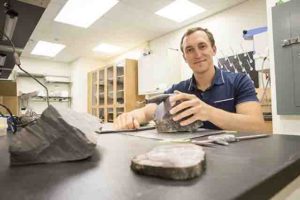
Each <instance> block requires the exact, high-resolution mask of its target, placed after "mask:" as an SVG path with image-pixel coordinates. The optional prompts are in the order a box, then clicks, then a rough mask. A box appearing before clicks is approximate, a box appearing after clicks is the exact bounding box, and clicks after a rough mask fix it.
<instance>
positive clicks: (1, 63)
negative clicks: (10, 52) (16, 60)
mask: <svg viewBox="0 0 300 200" xmlns="http://www.w3.org/2000/svg"><path fill="white" fill-rule="evenodd" d="M5 60H6V55H5V54H3V53H0V66H2V67H4V64H5Z"/></svg>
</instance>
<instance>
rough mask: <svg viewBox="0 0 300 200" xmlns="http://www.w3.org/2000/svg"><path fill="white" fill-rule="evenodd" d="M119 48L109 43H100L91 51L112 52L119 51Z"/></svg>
mask: <svg viewBox="0 0 300 200" xmlns="http://www.w3.org/2000/svg"><path fill="white" fill-rule="evenodd" d="M120 49H121V48H120V47H118V46H114V45H110V44H105V43H102V44H100V45H98V46H96V47H95V48H94V49H93V51H99V52H105V53H114V52H117V51H119V50H120Z"/></svg>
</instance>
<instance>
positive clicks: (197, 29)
mask: <svg viewBox="0 0 300 200" xmlns="http://www.w3.org/2000/svg"><path fill="white" fill-rule="evenodd" d="M196 31H203V32H205V33H206V35H207V37H208V39H209V41H210V44H211V46H212V47H214V46H215V39H214V36H213V34H212V33H211V32H210V31H209V30H208V29H207V28H201V27H195V28H190V29H188V30H187V31H186V32H185V33H184V35H183V36H182V38H181V42H180V49H181V51H182V53H183V46H182V44H183V40H184V38H185V37H187V36H189V35H191V34H192V33H194V32H196Z"/></svg>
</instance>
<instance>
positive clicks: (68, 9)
mask: <svg viewBox="0 0 300 200" xmlns="http://www.w3.org/2000/svg"><path fill="white" fill-rule="evenodd" d="M118 2H119V1H117V0H88V1H85V0H69V1H68V2H67V3H66V4H65V6H64V7H63V8H62V10H61V11H60V12H59V13H58V15H57V16H56V18H55V19H54V20H55V21H57V22H62V23H66V24H71V25H74V26H79V27H83V28H88V27H89V26H90V25H92V24H93V23H94V22H95V21H96V20H97V19H99V18H100V17H101V16H102V15H104V14H105V13H106V12H108V11H109V10H110V9H111V8H112V7H113V6H114V5H116V4H117V3H118Z"/></svg>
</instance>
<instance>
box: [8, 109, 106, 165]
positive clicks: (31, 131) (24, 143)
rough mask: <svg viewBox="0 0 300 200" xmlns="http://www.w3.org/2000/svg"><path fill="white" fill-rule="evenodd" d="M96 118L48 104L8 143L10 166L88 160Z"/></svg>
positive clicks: (93, 144) (94, 143) (97, 120)
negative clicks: (39, 114)
mask: <svg viewBox="0 0 300 200" xmlns="http://www.w3.org/2000/svg"><path fill="white" fill-rule="evenodd" d="M100 127H101V124H100V123H99V119H98V118H96V117H94V116H92V115H89V114H85V113H78V112H75V111H73V110H71V109H63V108H59V109H56V108H55V107H53V106H52V105H50V106H48V108H47V109H46V110H45V111H44V112H43V113H42V115H41V117H40V118H39V119H37V120H36V121H35V122H33V123H31V124H29V125H27V126H26V127H25V128H23V129H21V130H20V131H19V132H17V133H16V135H13V136H12V138H11V140H10V145H9V153H10V164H11V165H26V164H36V163H54V162H63V161H74V160H82V159H85V158H88V157H90V156H91V155H92V154H93V152H94V150H95V147H96V142H97V138H96V137H97V135H96V133H95V132H94V131H96V130H98V129H99V128H100Z"/></svg>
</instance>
